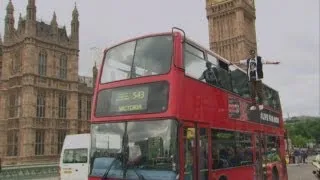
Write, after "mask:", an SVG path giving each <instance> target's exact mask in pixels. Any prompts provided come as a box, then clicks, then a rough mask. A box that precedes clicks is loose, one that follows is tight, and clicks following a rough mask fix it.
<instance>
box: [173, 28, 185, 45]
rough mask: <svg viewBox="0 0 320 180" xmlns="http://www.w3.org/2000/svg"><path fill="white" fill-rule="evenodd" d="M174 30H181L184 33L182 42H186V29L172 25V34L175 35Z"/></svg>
mask: <svg viewBox="0 0 320 180" xmlns="http://www.w3.org/2000/svg"><path fill="white" fill-rule="evenodd" d="M174 30H178V31H181V32H182V33H183V40H182V43H184V42H185V39H186V33H185V32H184V30H182V29H181V28H178V27H172V30H171V32H172V36H173V31H174Z"/></svg>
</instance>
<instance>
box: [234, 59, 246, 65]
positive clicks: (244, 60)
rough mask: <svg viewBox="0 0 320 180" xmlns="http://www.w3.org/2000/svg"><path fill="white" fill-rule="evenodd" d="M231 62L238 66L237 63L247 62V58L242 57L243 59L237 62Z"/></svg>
mask: <svg viewBox="0 0 320 180" xmlns="http://www.w3.org/2000/svg"><path fill="white" fill-rule="evenodd" d="M231 64H235V65H237V66H239V65H242V64H247V60H246V59H243V60H240V61H239V62H232V63H231Z"/></svg>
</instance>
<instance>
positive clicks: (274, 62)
mask: <svg viewBox="0 0 320 180" xmlns="http://www.w3.org/2000/svg"><path fill="white" fill-rule="evenodd" d="M262 63H263V64H280V62H279V61H262Z"/></svg>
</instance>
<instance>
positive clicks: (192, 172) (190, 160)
mask: <svg viewBox="0 0 320 180" xmlns="http://www.w3.org/2000/svg"><path fill="white" fill-rule="evenodd" d="M195 142H196V126H195V124H194V123H184V126H183V146H184V147H183V149H184V150H183V151H184V152H183V159H184V168H183V169H184V171H183V172H184V173H183V174H184V180H196V179H197V178H196V168H195V167H196V164H197V163H194V162H196V157H195V155H196V144H197V143H195Z"/></svg>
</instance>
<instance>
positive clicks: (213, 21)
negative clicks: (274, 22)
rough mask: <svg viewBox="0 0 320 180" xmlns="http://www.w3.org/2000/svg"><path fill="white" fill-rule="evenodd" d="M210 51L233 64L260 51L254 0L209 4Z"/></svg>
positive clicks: (211, 0) (221, 0) (216, 0)
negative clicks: (251, 51)
mask: <svg viewBox="0 0 320 180" xmlns="http://www.w3.org/2000/svg"><path fill="white" fill-rule="evenodd" d="M206 10H207V19H208V25H209V42H210V49H211V50H213V51H215V52H217V53H218V54H220V55H221V56H223V57H225V58H226V59H228V60H230V61H233V62H234V61H239V60H242V59H245V58H247V57H248V52H249V50H250V49H255V50H256V49H257V42H256V30H255V19H256V16H255V14H256V13H255V4H254V0H206Z"/></svg>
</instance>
